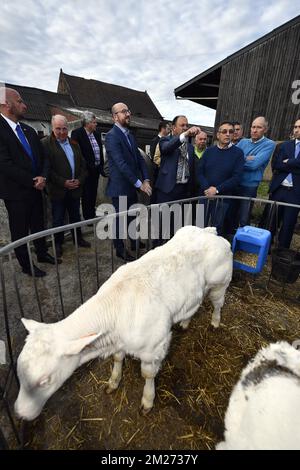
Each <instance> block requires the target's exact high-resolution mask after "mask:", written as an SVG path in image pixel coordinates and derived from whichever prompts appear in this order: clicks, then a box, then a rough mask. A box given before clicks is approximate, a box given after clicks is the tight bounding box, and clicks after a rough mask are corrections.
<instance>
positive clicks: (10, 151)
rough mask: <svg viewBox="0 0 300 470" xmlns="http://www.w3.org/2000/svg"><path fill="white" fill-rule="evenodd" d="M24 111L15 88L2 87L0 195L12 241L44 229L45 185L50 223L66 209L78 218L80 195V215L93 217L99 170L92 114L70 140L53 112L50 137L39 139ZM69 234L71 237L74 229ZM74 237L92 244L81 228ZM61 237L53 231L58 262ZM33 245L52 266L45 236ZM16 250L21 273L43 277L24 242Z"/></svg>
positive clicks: (99, 155) (65, 125)
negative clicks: (33, 262) (27, 121)
mask: <svg viewBox="0 0 300 470" xmlns="http://www.w3.org/2000/svg"><path fill="white" fill-rule="evenodd" d="M26 110H27V107H26V104H25V103H24V101H23V99H22V97H21V96H20V94H19V93H18V92H17V91H16V90H14V89H12V88H6V87H3V88H0V198H1V199H3V200H4V203H5V206H6V209H7V213H8V220H9V227H10V232H11V239H12V241H15V240H18V239H20V238H23V237H26V236H27V235H28V234H29V233H30V232H31V233H35V232H40V231H42V230H44V228H45V227H44V211H43V199H42V192H43V190H44V189H45V188H47V193H48V196H49V198H50V201H51V207H52V221H53V227H59V226H62V225H64V223H65V222H64V221H65V215H66V213H68V217H69V222H70V223H75V222H79V221H80V198H81V197H82V200H83V212H84V217H85V218H94V217H95V203H96V192H97V187H96V186H98V179H97V178H99V174H100V173H101V172H103V152H102V145H101V141H99V140H97V135H96V136H95V137H94V131H95V127H96V119H95V116H94V115H92V114H91V113H88V114H87V115H86V116H85V117H84V119H85V120H84V121H83V127H82V129H78V130H77V132H76V131H74V136H73V137H74V138H71V139H70V138H69V137H68V122H67V119H66V118H65V117H64V116H62V115H55V116H53V117H52V121H51V124H52V133H51V135H50V136H47V137H45V138H43V139H42V140H39V138H38V136H37V134H36V132H35V130H34V129H33V128H32V127H30V126H28V125H26V124H24V123H22V122H20V120H21V119H22V118H24V115H25V113H26ZM84 133H85V134H86V135H84ZM91 153H93V155H94V158H92V157H91ZM92 160H93V161H92ZM96 180H97V181H96ZM86 181H88V184H87V185H85V184H84V183H85V182H86ZM83 188H84V191H83ZM72 235H73V240H74V241H75V235H74V233H73V232H72ZM76 238H77V244H78V245H79V246H80V247H85V248H89V247H90V246H91V244H90V243H89V242H87V241H86V240H84V238H83V236H82V233H81V230H80V229H77V230H76ZM63 241H64V233H63V232H59V233H57V234H55V246H56V255H57V262H58V263H61V262H62V260H61V257H62V244H63ZM34 246H35V251H36V254H37V261H38V262H39V263H48V264H52V265H54V264H55V258H54V257H53V256H52V255H50V254H49V253H48V250H47V244H46V240H45V238H38V239H37V240H35V241H34ZM15 253H16V258H17V260H18V262H19V264H20V266H21V268H22V272H24V273H25V274H29V275H30V276H31V275H32V274H33V275H34V276H35V277H44V276H45V275H46V272H45V271H44V270H42V269H40V268H39V267H38V266H36V265H35V264H33V271H32V269H31V265H30V258H29V254H28V251H27V247H26V245H21V246H19V247H18V248H16V250H15Z"/></svg>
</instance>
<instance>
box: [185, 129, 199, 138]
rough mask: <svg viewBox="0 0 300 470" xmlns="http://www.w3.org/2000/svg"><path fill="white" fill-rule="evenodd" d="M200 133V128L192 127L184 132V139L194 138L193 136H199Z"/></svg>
mask: <svg viewBox="0 0 300 470" xmlns="http://www.w3.org/2000/svg"><path fill="white" fill-rule="evenodd" d="M199 132H201V129H200V127H197V126H193V127H190V128H189V129H188V130H187V131H185V132H184V136H185V137H195V135H197V134H199Z"/></svg>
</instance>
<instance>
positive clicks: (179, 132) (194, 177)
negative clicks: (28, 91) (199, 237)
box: [0, 88, 300, 277]
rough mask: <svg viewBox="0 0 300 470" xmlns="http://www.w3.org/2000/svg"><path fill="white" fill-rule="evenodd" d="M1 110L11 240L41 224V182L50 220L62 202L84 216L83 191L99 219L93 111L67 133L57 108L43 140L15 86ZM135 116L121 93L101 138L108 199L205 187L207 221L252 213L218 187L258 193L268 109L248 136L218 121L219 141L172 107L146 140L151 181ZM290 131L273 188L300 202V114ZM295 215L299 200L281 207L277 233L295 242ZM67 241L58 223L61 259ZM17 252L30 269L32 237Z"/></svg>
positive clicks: (98, 146) (0, 101) (171, 195)
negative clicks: (172, 113) (27, 120)
mask: <svg viewBox="0 0 300 470" xmlns="http://www.w3.org/2000/svg"><path fill="white" fill-rule="evenodd" d="M0 111H1V114H0V198H1V199H3V200H4V202H5V206H6V209H7V212H8V218H9V226H10V231H11V238H12V241H14V240H18V239H20V238H22V237H25V236H27V235H28V234H29V233H30V232H31V233H34V232H38V231H42V230H43V229H44V216H43V200H42V192H43V190H44V189H45V188H47V192H48V196H49V198H50V201H51V206H52V220H53V227H59V226H62V225H64V220H65V214H66V212H67V213H68V217H69V222H70V223H75V222H78V221H80V198H82V212H83V217H84V218H85V219H86V220H89V219H93V218H94V217H95V206H96V197H97V188H98V181H99V177H100V175H102V176H106V173H105V171H104V159H103V151H102V142H101V136H100V134H98V133H97V132H96V126H97V123H96V117H95V115H94V114H93V113H90V112H85V113H84V116H83V123H82V124H83V125H82V127H80V128H78V129H75V130H74V131H72V134H71V138H69V137H68V131H69V129H68V121H67V119H66V118H65V117H64V116H62V115H55V116H53V117H52V123H51V124H52V133H51V135H50V136H47V137H45V138H43V139H42V140H41V141H40V140H39V138H38V136H37V134H36V132H35V131H34V129H32V128H31V127H30V126H28V125H25V124H23V123H21V122H20V120H21V119H22V118H23V117H24V114H25V113H26V105H25V103H24V102H23V100H22V98H21V96H20V95H19V93H18V92H17V91H16V90H14V89H11V88H1V89H0ZM130 118H131V112H130V109H129V108H128V106H127V105H126V104H125V103H116V104H114V105H113V107H112V120H113V127H112V129H111V130H110V131H109V132H108V133H107V135H106V141H105V146H106V153H107V160H108V166H109V177H108V184H107V190H106V194H107V196H109V197H110V198H111V199H112V203H113V206H114V208H115V211H116V213H118V212H119V207H120V206H119V205H120V197H121V196H123V197H124V196H126V197H127V207H128V208H129V207H130V206H131V205H133V204H135V203H136V202H137V200H138V197H137V195H138V192H139V191H140V192H142V193H144V194H146V195H147V196H148V197H149V198H151V199H150V200H151V202H156V203H165V202H170V201H175V200H179V199H185V198H188V197H190V196H206V198H205V201H204V204H205V206H206V210H205V214H206V220H205V223H206V224H208V223H211V224H213V225H215V226H217V229H218V233H219V234H223V233H224V230H225V229H226V230H227V231H228V230H229V231H232V230H235V229H236V228H237V227H238V226H244V225H246V224H247V223H248V222H249V203H248V201H245V202H244V201H242V202H236V200H230V199H224V200H223V201H222V203H221V204H219V203H218V202H217V200H218V198H215V196H216V195H226V196H227V195H228V196H230V195H234V196H246V197H256V195H257V189H258V185H259V183H260V182H261V180H262V177H263V173H264V170H265V168H266V166H267V164H268V162H269V160H270V158H271V156H272V154H273V152H274V149H275V142H273V141H272V140H270V139H268V138H267V137H266V136H265V134H266V133H267V131H268V123H267V121H266V119H265V118H264V117H257V118H256V119H254V121H253V122H252V125H251V135H250V138H243V137H242V134H243V128H242V126H241V124H240V123H239V122H234V123H232V122H230V121H223V122H222V123H220V125H219V126H218V129H217V134H216V137H217V142H216V144H215V145H212V146H207V134H206V133H205V132H203V131H201V129H200V128H199V127H197V126H192V127H189V125H188V120H187V118H186V117H185V116H183V115H179V116H176V117H175V118H174V119H173V121H172V124H171V125H170V124H168V123H161V124H160V127H159V133H158V136H157V137H156V138H155V139H154V140H153V142H152V144H151V147H150V153H151V157H152V159H153V165H154V166H155V172H154V178H153V181H152V186H151V183H150V176H149V174H148V170H147V165H146V163H145V160H144V158H143V157H142V156H141V153H140V151H139V149H138V146H137V142H136V140H135V138H134V136H133V134H132V133H131V132H130V130H129V128H130ZM293 135H294V139H293V140H290V141H287V142H284V143H283V144H282V145H281V146H279V147H278V149H277V151H276V153H275V155H274V157H273V170H274V176H273V179H272V182H271V185H270V198H271V199H272V200H276V201H283V202H287V203H293V204H300V155H299V150H300V148H299V147H300V119H298V120H297V121H296V123H295V125H294V131H293ZM192 139H194V145H192V144H191V141H192ZM298 157H299V158H298ZM298 180H299V181H298ZM153 189H154V190H155V191H153ZM154 195H155V198H154V199H153V197H154ZM200 202H201V201H200ZM297 216H298V209H297V208H292V207H282V208H280V212H279V217H280V220H281V221H282V224H281V230H280V232H279V243H280V245H281V246H283V247H289V246H290V243H291V239H292V235H293V230H294V226H295V224H296V221H297ZM118 228H119V225H118V224H116V233H115V236H114V246H115V250H116V255H117V256H118V257H120V258H122V259H124V260H127V261H131V260H133V259H134V257H133V256H132V254H131V253H130V252H129V251H127V249H126V247H125V244H124V241H123V239H122V237H120V234H119V232H118ZM226 230H225V231H226ZM73 238H75V236H74V233H73ZM76 238H77V243H78V245H79V246H82V247H90V243H89V242H87V241H86V240H84V238H83V236H82V233H81V230H80V229H77V231H76ZM63 241H64V233H63V232H60V233H57V234H56V235H55V244H56V255H57V258H58V262H61V257H62V252H63V247H62V245H63ZM34 245H35V250H36V254H37V260H38V262H40V263H49V264H55V259H54V258H53V256H51V255H50V254H49V253H48V251H47V245H46V241H45V239H44V238H40V239H37V240H36V241H35V242H34ZM130 246H131V250H132V251H135V250H136V249H137V241H136V240H133V239H130ZM139 246H141V244H139ZM15 252H16V257H17V259H18V261H19V263H20V265H21V268H22V271H23V272H24V273H27V274H29V275H32V271H31V267H30V260H29V255H28V252H27V248H26V246H25V245H22V246H20V247H18V248H17V249H16V250H15ZM33 269H34V273H33V274H34V275H35V276H36V277H43V276H44V275H45V274H46V273H45V271H42V270H41V269H40V268H38V267H37V266H36V265H33Z"/></svg>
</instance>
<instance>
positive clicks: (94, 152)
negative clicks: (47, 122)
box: [71, 111, 105, 220]
mask: <svg viewBox="0 0 300 470" xmlns="http://www.w3.org/2000/svg"><path fill="white" fill-rule="evenodd" d="M96 128H97V121H96V116H95V115H94V114H93V113H91V112H90V111H85V112H84V113H83V120H82V127H79V128H78V129H74V130H73V131H72V134H71V139H72V140H74V141H75V142H77V143H78V144H79V147H80V150H81V153H82V156H83V158H84V159H85V162H86V166H87V171H88V175H87V177H86V180H85V182H84V185H83V189H82V198H81V203H82V213H83V217H84V219H85V220H88V219H93V218H94V217H96V211H95V206H96V198H97V190H98V182H99V176H100V174H101V175H102V176H105V174H104V170H103V165H104V160H103V151H102V142H101V135H100V133H99V132H97V131H96Z"/></svg>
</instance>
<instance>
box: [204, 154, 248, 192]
mask: <svg viewBox="0 0 300 470" xmlns="http://www.w3.org/2000/svg"><path fill="white" fill-rule="evenodd" d="M196 164H197V167H196V179H197V186H198V188H199V186H200V188H199V189H200V191H199V195H200V196H203V192H204V191H205V189H207V188H209V187H210V186H215V187H216V188H217V190H218V191H219V193H220V194H232V192H233V190H234V189H235V188H236V186H237V185H238V184H239V182H240V178H241V175H242V172H243V167H244V157H243V152H242V151H241V150H240V149H238V148H237V146H236V145H233V146H232V147H230V148H228V149H219V147H217V146H216V145H214V146H213V147H209V148H207V149H206V150H205V152H204V154H203V156H202V158H201V159H200V160H198V159H197V162H196Z"/></svg>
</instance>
